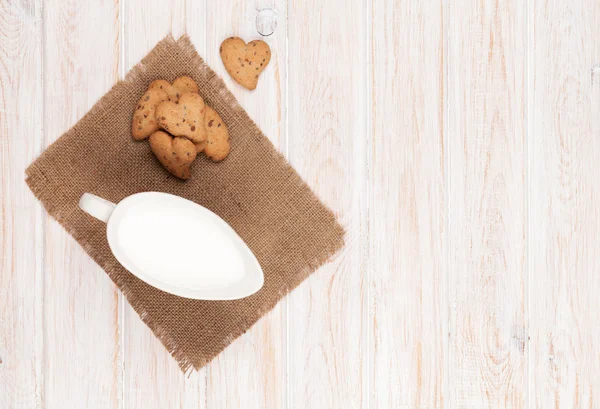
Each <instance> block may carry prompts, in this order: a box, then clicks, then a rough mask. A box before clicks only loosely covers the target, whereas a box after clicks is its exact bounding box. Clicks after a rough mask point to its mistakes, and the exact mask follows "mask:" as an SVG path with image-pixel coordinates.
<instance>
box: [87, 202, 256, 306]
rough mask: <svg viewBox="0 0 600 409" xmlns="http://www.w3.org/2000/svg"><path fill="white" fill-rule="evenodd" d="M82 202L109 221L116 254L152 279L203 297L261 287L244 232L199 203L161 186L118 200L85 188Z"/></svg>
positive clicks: (145, 278) (237, 294) (165, 288)
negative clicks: (238, 231) (237, 230)
mask: <svg viewBox="0 0 600 409" xmlns="http://www.w3.org/2000/svg"><path fill="white" fill-rule="evenodd" d="M79 207H80V208H81V209H82V210H84V211H85V212H87V213H89V214H90V215H92V216H94V217H95V218H97V219H99V220H101V221H103V222H105V223H106V224H107V226H106V237H107V239H108V244H109V246H110V249H111V250H112V252H113V254H114V256H115V258H116V259H117V260H118V261H119V263H121V264H122V265H123V267H125V268H126V269H127V270H129V271H130V272H131V273H132V274H134V275H135V276H137V277H138V278H140V279H141V280H143V281H145V282H146V283H148V284H150V285H152V286H154V287H156V288H158V289H160V290H162V291H166V292H168V293H171V294H175V295H178V296H181V297H186V298H195V299H200V300H233V299H238V298H243V297H247V296H249V295H251V294H254V293H255V292H257V291H258V290H259V289H260V288H261V287H262V285H263V282H264V278H263V271H262V269H261V267H260V264H259V263H258V260H256V257H254V254H252V251H250V249H249V248H248V246H247V245H246V243H244V241H243V240H242V238H241V237H240V236H239V235H238V234H237V233H236V232H235V231H234V230H233V229H232V228H231V227H230V226H229V225H228V224H227V223H226V222H225V221H224V220H223V219H221V218H220V217H219V216H217V215H216V214H214V213H213V212H211V211H210V210H208V209H206V208H204V207H202V206H200V205H199V204H197V203H194V202H192V201H189V200H187V199H184V198H182V197H179V196H174V195H170V194H167V193H160V192H143V193H137V194H134V195H131V196H129V197H126V198H125V199H123V200H121V201H120V202H119V203H118V204H114V203H111V202H109V201H107V200H104V199H102V198H100V197H98V196H94V195H92V194H90V193H85V194H84V195H83V196H81V199H80V200H79Z"/></svg>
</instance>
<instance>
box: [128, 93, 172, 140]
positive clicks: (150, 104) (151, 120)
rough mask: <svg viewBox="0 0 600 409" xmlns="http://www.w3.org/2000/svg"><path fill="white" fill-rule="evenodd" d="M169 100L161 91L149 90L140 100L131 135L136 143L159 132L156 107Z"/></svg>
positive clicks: (132, 123) (134, 115) (134, 114)
mask: <svg viewBox="0 0 600 409" xmlns="http://www.w3.org/2000/svg"><path fill="white" fill-rule="evenodd" d="M168 99H169V96H168V95H167V93H166V92H165V91H163V90H160V89H149V90H148V91H146V92H145V93H144V95H142V98H140V100H139V102H138V104H137V107H136V108H135V112H134V113H133V121H132V122H131V135H132V136H133V139H135V140H136V141H140V140H142V139H146V138H147V137H149V136H150V135H152V133H153V132H156V131H157V130H158V121H157V120H156V107H157V106H158V104H159V103H161V102H163V101H166V100H168Z"/></svg>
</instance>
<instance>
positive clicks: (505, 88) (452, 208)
mask: <svg viewBox="0 0 600 409" xmlns="http://www.w3.org/2000/svg"><path fill="white" fill-rule="evenodd" d="M448 13H449V14H448V17H449V18H448V33H449V34H448V105H449V123H448V145H449V155H450V163H449V203H448V212H449V213H448V218H449V222H450V224H449V238H448V246H449V248H448V251H449V282H448V284H449V295H450V303H451V304H450V328H449V330H450V350H449V353H450V355H449V369H448V370H449V373H448V380H449V382H450V384H449V390H450V394H449V399H450V402H449V406H450V407H451V408H481V407H487V408H522V407H523V406H524V404H525V397H526V394H527V377H526V374H527V359H528V353H529V348H528V336H529V335H528V322H527V293H526V290H527V267H526V236H527V214H526V189H527V185H526V177H525V166H526V165H525V161H526V158H525V153H524V152H525V140H526V122H525V111H526V108H525V107H526V105H525V100H526V94H525V81H524V78H525V74H526V66H525V62H526V60H525V58H524V56H525V55H526V52H525V44H526V42H525V38H526V30H525V22H526V14H525V13H526V8H525V6H524V4H523V3H522V2H520V1H507V2H502V3H499V2H495V1H483V2H480V1H478V2H476V1H472V2H471V1H469V2H461V1H451V2H450V4H449V9H448Z"/></svg>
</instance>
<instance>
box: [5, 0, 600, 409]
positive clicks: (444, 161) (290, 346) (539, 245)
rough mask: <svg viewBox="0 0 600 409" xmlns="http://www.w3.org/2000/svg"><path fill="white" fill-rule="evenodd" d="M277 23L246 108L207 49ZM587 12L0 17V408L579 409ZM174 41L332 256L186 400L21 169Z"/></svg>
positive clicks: (210, 11)
mask: <svg viewBox="0 0 600 409" xmlns="http://www.w3.org/2000/svg"><path fill="white" fill-rule="evenodd" d="M265 7H266V8H268V7H271V8H272V9H274V10H276V11H277V13H278V25H277V29H276V30H275V32H274V34H273V35H271V36H270V37H266V38H265V40H266V41H267V42H268V43H269V45H270V46H271V49H272V50H273V59H272V61H271V64H270V66H269V67H268V68H267V70H266V71H265V72H264V73H263V75H262V76H261V79H260V82H259V85H258V88H257V90H256V91H254V92H248V91H245V90H243V89H241V88H240V87H239V86H238V85H237V84H235V83H234V82H233V81H232V80H231V79H230V77H229V76H228V75H227V73H226V71H225V70H224V68H223V65H222V63H221V61H220V57H219V52H218V50H219V44H220V42H221V41H222V40H223V39H224V38H225V37H227V36H231V35H239V36H241V37H243V38H245V39H247V40H249V39H254V38H258V37H259V36H258V34H257V31H256V26H255V20H256V15H257V9H262V8H265ZM599 21H600V2H599V1H597V0H572V1H568V2H567V1H564V2H563V1H552V0H529V1H525V2H524V1H522V0H506V1H497V0H463V1H461V0H436V1H429V0H422V1H411V0H390V1H386V0H337V1H332V0H329V1H325V0H302V1H300V0H287V1H286V0H271V1H268V0H260V1H258V0H257V1H256V2H255V1H242V0H238V1H236V0H220V1H211V0H197V1H194V0H173V1H158V0H153V1H148V0H144V1H142V0H138V1H134V0H106V1H100V0H93V1H91V0H90V1H75V0H68V1H65V0H44V1H42V0H28V1H27V0H23V1H17V0H15V1H10V0H8V1H7V0H0V179H1V191H0V195H1V207H0V223H1V224H0V227H1V237H0V257H1V258H0V269H1V270H0V408H2V409H9V408H11V409H12V408H48V409H50V408H60V409H62V408H126V409H134V408H143V409H149V408H207V409H222V408H288V409H292V408H318V409H321V408H365V409H367V408H381V409H388V408H427V409H431V408H540V409H546V408H599V407H600V301H599V300H600V298H599V295H598V294H599V292H600V268H599V267H600V262H599V261H598V257H600V238H599V237H598V235H599V233H600V228H599V227H600V226H599V225H600V214H599V212H600V210H598V208H599V204H600V178H599V170H598V169H599V163H600V67H597V68H596V69H595V70H594V66H595V64H600V24H598V22H599ZM169 32H171V33H173V34H174V35H175V36H179V35H180V34H182V33H184V32H187V33H188V34H189V36H190V37H191V38H192V40H193V42H194V44H195V45H196V47H197V49H198V51H199V52H200V54H201V55H202V56H203V57H204V58H205V59H206V61H207V62H208V63H209V64H210V65H211V66H212V67H213V68H214V69H215V70H216V71H217V72H218V73H219V74H220V75H221V76H223V78H224V79H225V81H226V82H227V84H228V86H229V87H230V89H231V90H232V91H233V92H234V94H235V95H236V96H237V97H238V98H239V100H240V102H241V103H242V105H243V106H244V107H245V108H246V109H247V111H248V112H249V114H250V116H251V117H252V118H254V120H255V121H256V122H257V123H258V124H259V126H260V127H261V128H262V129H263V131H264V133H265V134H266V135H267V136H268V137H269V138H270V139H271V140H272V141H273V142H274V143H275V145H276V146H277V147H278V148H279V149H280V150H281V151H282V152H283V153H284V154H285V155H286V156H287V157H288V158H289V160H290V162H291V163H292V164H293V166H294V167H295V168H296V169H297V170H298V172H299V173H300V174H301V175H302V176H303V177H304V178H305V179H306V181H307V182H308V183H309V185H311V186H312V187H313V188H314V190H315V191H316V192H317V193H318V195H319V196H320V197H321V198H322V199H323V200H324V202H325V203H326V204H327V205H328V206H330V207H331V208H332V209H334V210H335V212H336V214H337V215H338V217H339V219H340V221H341V222H342V223H343V225H344V226H345V228H346V229H347V232H348V235H347V240H346V241H347V244H346V247H345V248H344V250H343V251H342V252H341V253H340V254H339V255H338V256H337V257H336V258H335V260H333V262H331V263H330V264H328V265H326V266H324V267H323V268H321V269H320V270H319V271H317V272H316V273H315V274H314V275H313V276H311V278H310V279H308V280H307V282H305V283H303V284H302V285H301V286H300V287H299V288H298V289H297V290H295V291H294V292H293V293H292V294H291V295H290V296H289V297H287V298H286V299H285V300H284V301H283V302H281V303H280V304H279V305H278V306H277V307H276V308H275V309H274V310H273V311H271V312H270V313H269V314H268V315H267V316H266V317H265V318H263V319H262V320H261V321H259V322H258V323H257V324H256V325H255V326H254V327H253V328H252V329H251V330H250V331H248V333H246V334H245V335H244V336H242V337H241V338H239V339H238V340H236V341H235V342H234V343H233V344H232V345H231V346H230V347H229V348H227V349H226V350H225V351H224V352H223V353H222V354H221V355H219V356H218V357H217V358H216V359H215V360H214V361H213V362H211V363H210V364H209V365H208V366H206V367H205V368H203V369H202V370H200V371H198V372H196V373H193V374H192V375H191V376H190V377H186V376H184V375H183V374H182V373H181V372H180V370H179V368H178V367H177V364H176V363H175V361H174V360H173V359H171V357H170V356H169V354H168V353H167V352H166V350H165V349H164V348H163V346H162V345H161V344H160V343H159V341H157V339H156V338H155V337H154V336H153V335H152V333H151V332H150V330H149V329H148V328H147V327H146V326H145V325H144V324H143V323H142V321H141V320H140V319H139V317H138V316H137V315H136V314H135V312H134V311H133V310H132V309H131V308H130V307H129V305H128V304H127V302H126V301H125V299H124V298H123V297H122V295H121V294H120V293H119V292H118V291H117V289H116V287H115V286H114V285H113V284H112V282H111V281H110V280H109V278H108V276H107V275H106V274H105V273H104V272H103V271H102V270H101V269H100V268H99V267H98V266H96V265H95V264H94V263H93V262H92V261H91V260H90V259H89V257H88V256H87V255H86V254H85V253H84V252H83V250H82V249H81V248H80V247H79V246H78V245H77V244H76V243H75V241H74V240H73V239H72V238H71V237H70V236H69V235H68V234H67V233H66V232H65V231H64V230H63V229H62V228H61V227H60V226H59V225H58V223H57V222H55V221H54V220H53V219H51V218H50V217H48V216H47V215H46V213H45V212H44V211H43V209H42V208H41V206H40V204H39V203H38V202H37V201H36V200H35V199H34V197H33V195H32V194H31V192H30V191H29V190H28V189H27V187H26V185H25V183H24V177H25V176H24V169H25V167H26V166H27V165H28V164H29V163H30V162H31V161H32V160H33V159H34V158H35V157H36V156H37V155H39V154H40V153H41V152H42V151H43V150H44V149H45V148H46V147H47V146H48V145H49V144H50V143H52V142H53V141H54V140H55V139H56V138H58V137H59V136H60V135H61V134H62V133H63V132H64V131H65V130H67V129H68V128H69V127H70V126H71V125H73V124H74V123H75V122H76V121H77V120H78V119H79V118H81V116H82V115H83V114H84V113H85V112H86V111H87V110H88V109H89V108H90V107H91V106H92V105H93V104H94V102H95V101H96V100H97V99H98V98H99V97H100V96H101V95H103V94H104V93H105V92H106V91H107V90H108V89H109V88H110V87H111V85H113V84H114V83H115V81H117V80H118V79H119V78H122V77H123V76H124V74H125V73H126V72H127V71H128V70H129V68H130V67H132V66H133V65H134V64H135V63H136V62H137V61H139V60H140V59H141V58H142V57H143V56H144V55H145V54H146V52H147V51H148V50H149V49H151V48H152V47H153V46H154V45H155V44H156V42H157V41H159V40H160V39H161V38H162V37H163V36H165V35H166V34H167V33H169Z"/></svg>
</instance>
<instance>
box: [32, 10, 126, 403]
mask: <svg viewBox="0 0 600 409" xmlns="http://www.w3.org/2000/svg"><path fill="white" fill-rule="evenodd" d="M118 17H119V10H118V7H117V5H116V3H115V2H114V1H93V2H85V4H84V3H82V2H77V1H75V0H69V1H64V0H46V1H45V2H44V30H45V33H44V106H45V115H44V138H45V145H46V146H47V145H49V144H50V143H51V142H53V141H54V140H55V139H57V138H58V137H59V136H60V135H61V134H62V133H63V132H65V131H66V130H67V129H69V127H71V126H72V125H73V124H74V123H75V122H76V121H77V120H78V119H79V118H81V117H82V116H83V115H84V114H85V113H86V112H87V111H88V110H89V109H90V108H91V107H92V105H93V104H94V103H95V102H96V100H97V99H98V98H100V97H101V96H102V95H103V94H104V93H105V92H106V91H108V90H109V89H110V87H111V86H112V85H113V84H114V83H115V81H116V80H117V79H118V64H119V58H118V55H119V19H118ZM45 248H46V252H45V273H44V274H45V281H44V298H43V300H44V304H43V308H44V313H45V317H46V318H45V338H44V352H45V357H44V358H45V359H44V388H45V394H44V407H45V408H55V407H56V408H64V407H89V406H92V405H93V406H98V407H103V408H118V407H120V403H121V394H122V388H121V384H122V382H121V364H120V356H119V349H120V348H119V298H118V291H117V288H116V287H115V286H114V284H113V283H112V282H111V281H110V279H109V278H108V276H107V275H106V273H105V272H104V271H103V270H102V269H101V268H100V267H98V266H97V265H96V264H95V263H94V262H93V261H92V260H91V259H90V257H89V256H88V255H87V254H85V252H84V251H83V249H82V248H81V247H80V246H79V245H78V244H77V243H76V242H75V240H73V239H72V238H71V237H70V236H69V235H68V233H67V232H66V231H65V230H64V229H63V228H62V227H61V226H60V225H59V224H58V223H57V222H56V221H55V220H54V219H51V218H47V222H46V224H45Z"/></svg>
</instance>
